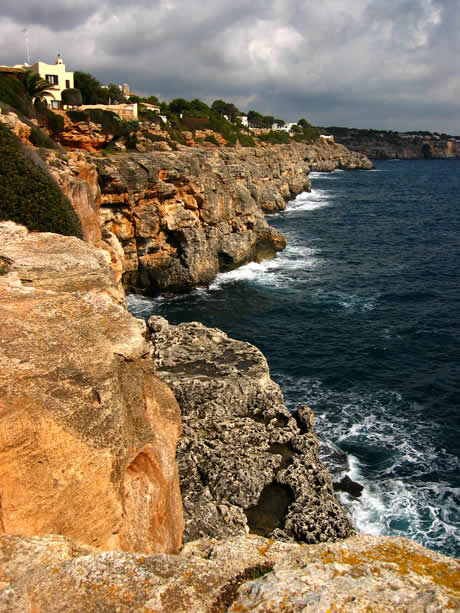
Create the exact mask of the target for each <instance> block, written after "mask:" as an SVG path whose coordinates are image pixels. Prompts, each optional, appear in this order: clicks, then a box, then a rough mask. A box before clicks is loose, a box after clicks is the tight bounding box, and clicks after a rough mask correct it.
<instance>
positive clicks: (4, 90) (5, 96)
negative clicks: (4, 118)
mask: <svg viewBox="0 0 460 613" xmlns="http://www.w3.org/2000/svg"><path fill="white" fill-rule="evenodd" d="M0 101H1V102H4V103H5V104H7V105H8V106H10V107H12V108H13V109H14V110H15V111H19V112H20V113H21V114H22V115H25V116H26V117H32V116H33V106H32V100H31V98H29V97H28V96H27V93H26V91H25V90H24V87H23V85H22V83H21V82H20V81H19V79H18V78H17V77H15V76H13V75H8V74H2V73H0Z"/></svg>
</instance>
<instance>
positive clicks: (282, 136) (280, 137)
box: [259, 130, 291, 145]
mask: <svg viewBox="0 0 460 613" xmlns="http://www.w3.org/2000/svg"><path fill="white" fill-rule="evenodd" d="M259 138H260V140H262V141H264V142H265V143H270V145H286V144H288V143H290V142H291V139H290V136H289V134H288V133H287V132H284V131H282V130H275V131H273V130H270V132H267V133H266V134H261V135H260V136H259Z"/></svg>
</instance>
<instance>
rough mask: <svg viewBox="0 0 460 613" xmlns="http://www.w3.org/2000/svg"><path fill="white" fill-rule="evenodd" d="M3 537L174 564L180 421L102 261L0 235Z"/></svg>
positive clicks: (53, 239) (6, 225) (8, 228)
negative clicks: (51, 538) (72, 544)
mask: <svg viewBox="0 0 460 613" xmlns="http://www.w3.org/2000/svg"><path fill="white" fill-rule="evenodd" d="M0 264H1V271H2V274H1V275H0V319H1V322H2V325H1V327H0V390H1V396H0V494H1V499H0V532H2V533H6V534H23V535H37V534H47V533H56V534H62V535H65V536H69V537H72V538H75V539H77V540H79V541H81V542H83V543H87V544H89V545H92V546H95V547H98V548H100V549H114V548H121V549H125V550H129V551H135V550H142V551H146V552H150V553H152V552H171V551H176V550H177V549H178V548H179V547H180V544H181V534H182V526H183V516H182V504H181V499H180V493H179V486H178V476H177V466H176V462H175V449H176V443H177V439H178V436H179V432H180V413H179V408H178V406H177V403H176V401H175V399H174V396H173V395H172V393H171V392H170V390H169V389H168V388H167V387H166V385H165V384H164V383H162V382H161V381H160V380H159V379H158V378H157V377H156V376H155V374H154V372H153V365H152V361H151V357H150V346H149V345H148V343H147V342H146V340H145V337H144V335H145V325H144V324H143V322H140V321H139V320H136V319H135V318H134V317H132V316H131V315H129V314H128V313H127V311H126V309H125V307H124V296H123V295H122V294H120V290H119V286H118V284H117V282H116V277H115V273H114V272H113V270H112V268H111V266H110V256H109V255H108V253H107V252H106V251H103V250H100V249H95V248H94V247H91V246H89V245H88V244H86V243H84V242H83V241H80V240H79V239H77V238H74V237H64V236H59V235H55V234H50V233H28V231H27V230H26V229H25V228H24V227H23V226H18V225H16V224H14V223H12V222H2V223H0Z"/></svg>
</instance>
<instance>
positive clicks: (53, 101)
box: [24, 54, 74, 109]
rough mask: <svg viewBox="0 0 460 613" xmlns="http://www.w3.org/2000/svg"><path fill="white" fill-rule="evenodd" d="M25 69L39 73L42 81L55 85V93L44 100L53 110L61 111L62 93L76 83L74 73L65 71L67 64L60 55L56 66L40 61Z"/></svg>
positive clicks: (46, 96)
mask: <svg viewBox="0 0 460 613" xmlns="http://www.w3.org/2000/svg"><path fill="white" fill-rule="evenodd" d="M24 68H25V69H26V70H32V71H33V72H37V73H38V74H39V75H40V76H41V78H42V79H45V80H46V81H48V83H50V84H51V85H53V87H54V89H53V93H52V94H47V95H45V96H44V99H45V100H46V102H47V104H49V105H50V106H51V108H52V109H61V108H62V99H61V93H62V91H63V90H64V89H69V88H72V87H73V86H74V82H73V72H68V71H67V70H66V69H65V64H64V62H63V60H62V57H61V56H60V54H59V55H58V56H57V59H56V63H55V64H46V63H45V62H40V61H38V62H35V64H32V66H24Z"/></svg>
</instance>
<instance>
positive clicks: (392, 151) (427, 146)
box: [327, 128, 460, 160]
mask: <svg viewBox="0 0 460 613" xmlns="http://www.w3.org/2000/svg"><path fill="white" fill-rule="evenodd" d="M327 130H328V132H329V133H330V134H333V135H334V138H335V140H336V142H338V143H341V144H342V145H344V146H345V147H347V148H348V149H350V150H351V151H356V152H359V153H361V154H363V155H366V156H367V157H369V158H370V159H373V160H391V159H395V158H396V159H401V160H418V159H433V158H435V159H449V158H458V157H460V140H459V139H458V138H455V137H447V136H446V137H444V138H441V137H440V136H439V135H437V134H417V133H415V134H406V133H399V132H388V131H381V132H379V131H377V130H353V129H347V128H337V129H336V130H334V129H333V128H327Z"/></svg>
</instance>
